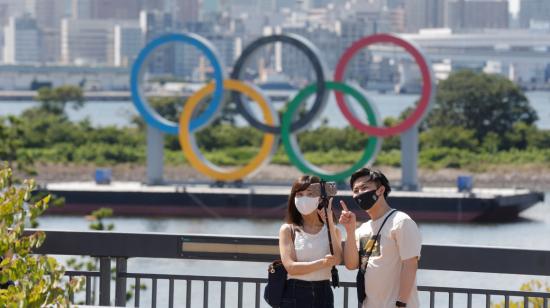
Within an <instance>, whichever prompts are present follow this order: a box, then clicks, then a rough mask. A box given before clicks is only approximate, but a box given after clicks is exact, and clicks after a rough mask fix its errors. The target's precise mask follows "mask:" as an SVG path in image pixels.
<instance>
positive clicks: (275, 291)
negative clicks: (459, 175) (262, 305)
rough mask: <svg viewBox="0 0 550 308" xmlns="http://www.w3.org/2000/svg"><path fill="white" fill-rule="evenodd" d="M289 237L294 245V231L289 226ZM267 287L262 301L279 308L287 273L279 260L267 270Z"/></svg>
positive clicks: (272, 263) (291, 226) (292, 227)
mask: <svg viewBox="0 0 550 308" xmlns="http://www.w3.org/2000/svg"><path fill="white" fill-rule="evenodd" d="M290 235H291V238H292V243H293V245H294V238H295V231H294V226H293V225H292V224H290ZM267 273H268V274H267V285H266V286H265V289H264V299H265V301H266V302H267V303H268V304H269V306H271V307H279V306H280V305H281V300H282V298H283V292H284V291H285V286H286V278H287V272H286V269H285V267H284V265H283V262H282V261H281V260H275V261H273V262H271V264H269V267H268V268H267Z"/></svg>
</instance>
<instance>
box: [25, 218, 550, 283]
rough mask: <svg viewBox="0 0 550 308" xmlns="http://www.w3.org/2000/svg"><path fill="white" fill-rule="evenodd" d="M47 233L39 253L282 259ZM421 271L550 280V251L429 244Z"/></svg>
mask: <svg viewBox="0 0 550 308" xmlns="http://www.w3.org/2000/svg"><path fill="white" fill-rule="evenodd" d="M33 231H34V230H32V229H31V230H29V231H28V232H33ZM44 231H45V232H46V240H45V242H44V244H43V245H42V246H41V247H40V248H39V249H37V250H36V251H35V252H36V253H39V254H51V255H87V256H95V257H111V258H176V259H203V260H225V261H248V262H270V261H272V260H274V259H278V258H279V253H278V252H279V249H278V239H277V238H276V237H260V236H229V235H197V234H165V233H124V232H107V231H78V232H77V231H55V230H44ZM518 260H521V262H517V261H518ZM419 268H420V269H426V270H444V271H463V272H484V273H502V274H522V275H539V276H550V251H548V250H532V249H518V248H501V247H480V246H446V245H430V244H426V245H423V246H422V257H421V259H420V263H419Z"/></svg>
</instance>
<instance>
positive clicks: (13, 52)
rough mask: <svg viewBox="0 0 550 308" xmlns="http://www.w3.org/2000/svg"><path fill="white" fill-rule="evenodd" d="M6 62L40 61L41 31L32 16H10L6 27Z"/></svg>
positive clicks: (4, 56) (4, 55)
mask: <svg viewBox="0 0 550 308" xmlns="http://www.w3.org/2000/svg"><path fill="white" fill-rule="evenodd" d="M3 58H4V63H7V64H15V63H37V62H40V60H41V59H40V31H39V30H38V28H37V26H36V20H35V19H34V18H31V17H30V16H23V17H18V18H15V17H10V19H9V21H8V25H7V26H6V27H4V53H3Z"/></svg>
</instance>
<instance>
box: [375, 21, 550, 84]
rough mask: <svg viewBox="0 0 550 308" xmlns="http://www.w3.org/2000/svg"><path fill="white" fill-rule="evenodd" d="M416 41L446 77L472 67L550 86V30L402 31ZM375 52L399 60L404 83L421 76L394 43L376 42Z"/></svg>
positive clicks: (517, 80)
mask: <svg viewBox="0 0 550 308" xmlns="http://www.w3.org/2000/svg"><path fill="white" fill-rule="evenodd" d="M401 36H402V37H403V38H405V39H407V40H409V41H411V42H414V43H415V44H417V46H419V47H420V48H421V49H422V51H423V52H424V53H425V55H426V57H427V58H428V59H429V60H430V61H431V62H432V67H433V70H434V74H435V76H436V78H438V79H444V78H446V77H447V76H448V74H449V73H450V72H451V70H456V69H461V68H469V69H475V70H484V71H486V72H488V73H497V74H501V75H504V76H506V77H508V78H509V79H510V80H513V81H514V82H516V83H518V84H520V85H521V86H524V87H526V88H528V89H531V88H533V89H535V88H544V87H545V86H546V87H547V86H548V85H547V83H548V80H549V78H550V32H543V31H533V30H506V31H504V30H485V31H480V32H477V33H452V32H451V31H450V30H449V29H434V30H426V31H421V32H419V33H415V34H401ZM371 50H372V51H373V53H374V54H375V55H378V56H381V57H386V58H392V59H396V60H399V61H400V62H401V63H400V66H401V68H400V72H401V74H400V75H401V80H400V84H401V85H405V84H407V83H410V82H411V80H418V76H417V73H415V69H416V67H415V65H414V62H413V61H412V59H410V56H409V55H408V54H406V53H404V52H402V51H401V50H399V49H396V48H395V46H389V45H375V46H372V47H371Z"/></svg>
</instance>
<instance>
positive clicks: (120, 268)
mask: <svg viewBox="0 0 550 308" xmlns="http://www.w3.org/2000/svg"><path fill="white" fill-rule="evenodd" d="M126 265H127V259H126V258H117V259H116V283H115V306H126V277H120V274H125V273H126Z"/></svg>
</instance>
